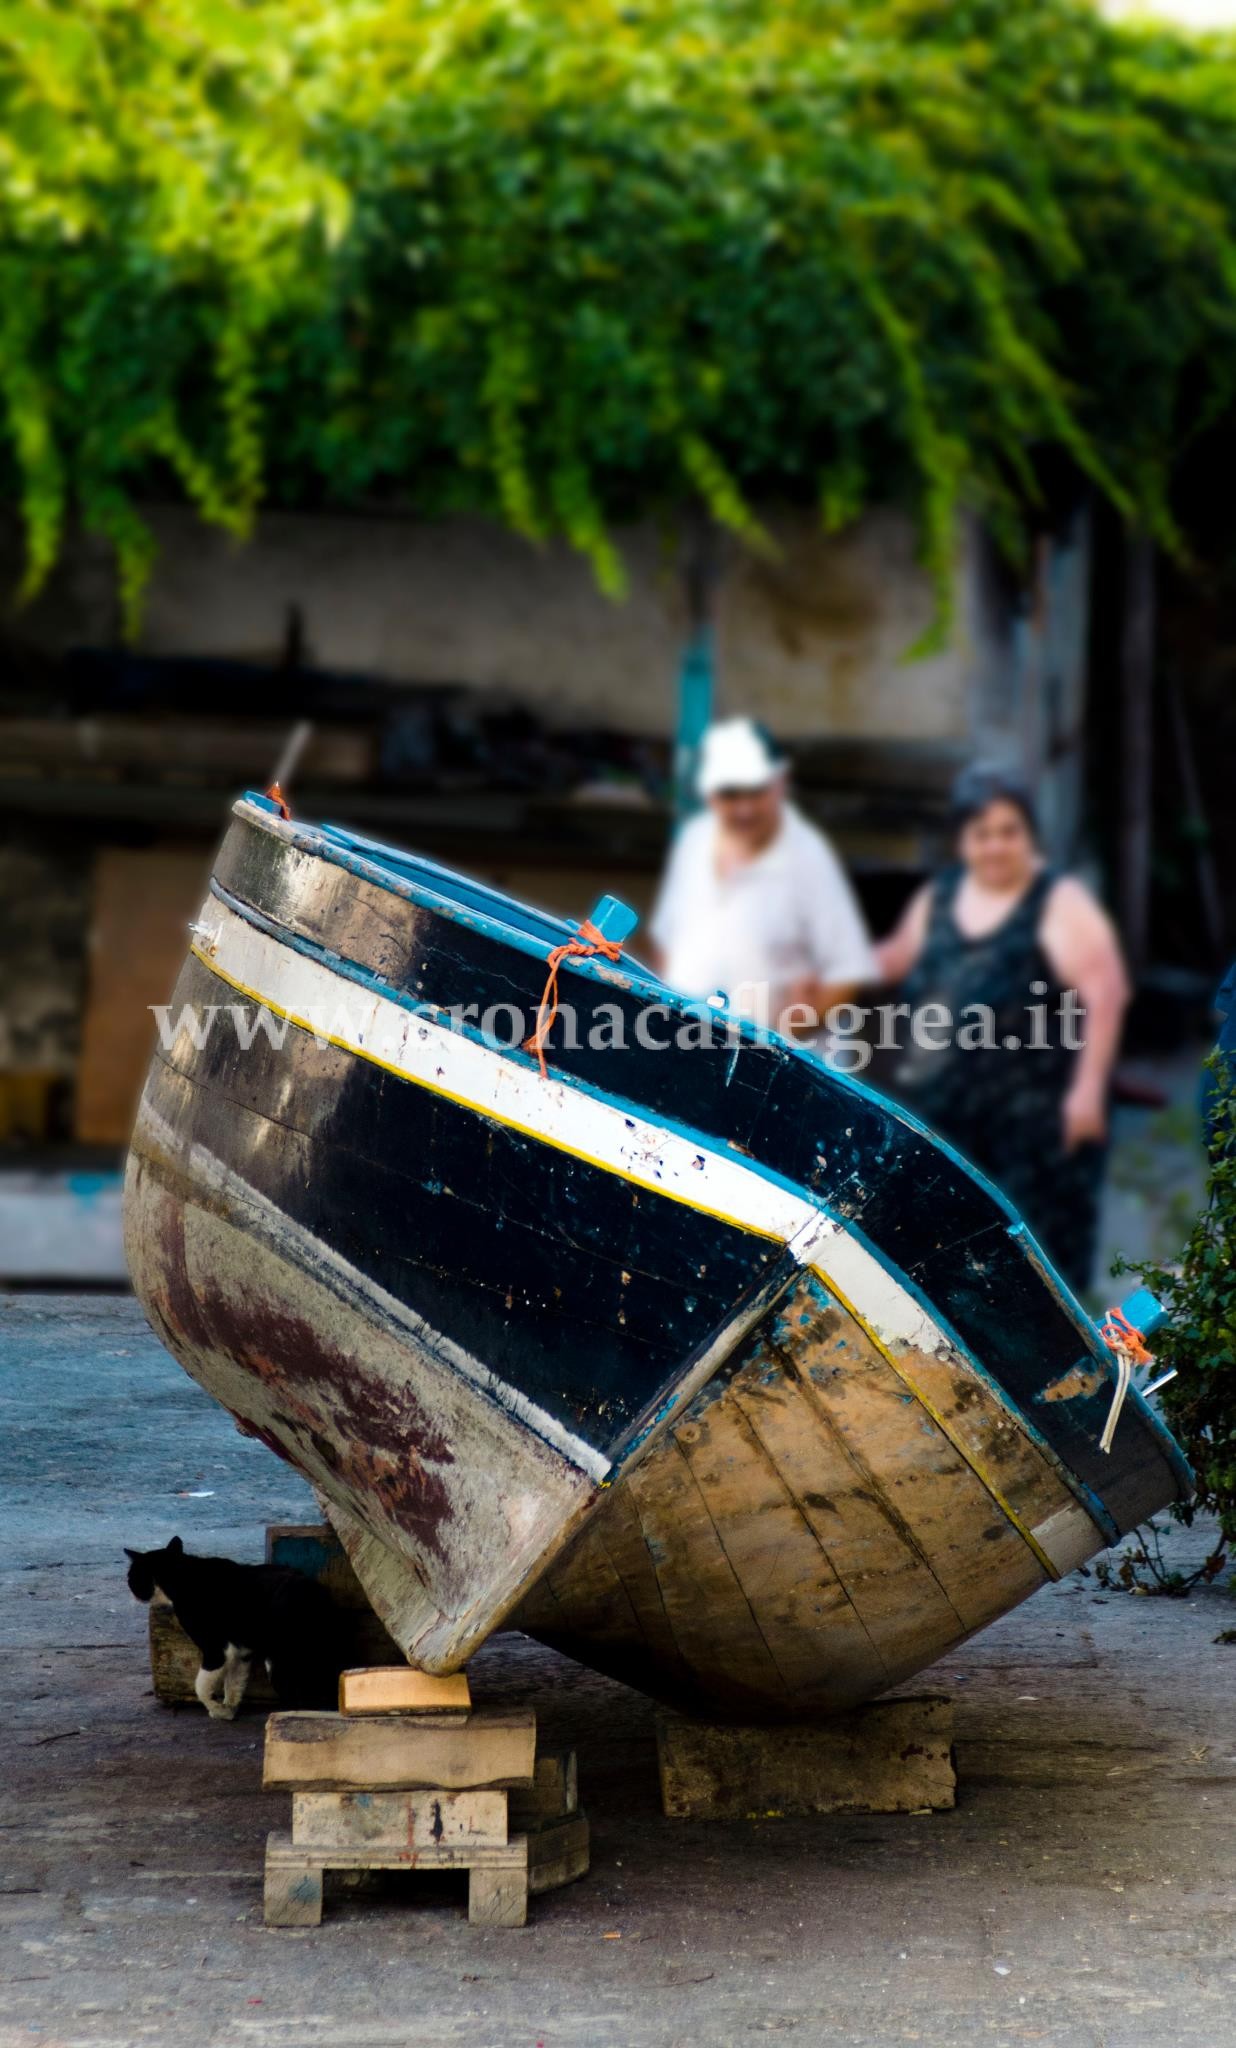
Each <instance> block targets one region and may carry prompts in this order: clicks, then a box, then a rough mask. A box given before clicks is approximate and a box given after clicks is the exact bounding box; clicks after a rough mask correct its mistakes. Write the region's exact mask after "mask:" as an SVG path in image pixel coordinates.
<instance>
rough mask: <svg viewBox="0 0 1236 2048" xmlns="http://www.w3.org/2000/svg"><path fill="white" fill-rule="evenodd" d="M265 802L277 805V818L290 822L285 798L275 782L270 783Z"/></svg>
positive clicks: (289, 813)
mask: <svg viewBox="0 0 1236 2048" xmlns="http://www.w3.org/2000/svg"><path fill="white" fill-rule="evenodd" d="M266 801H267V803H268V804H277V805H278V806H279V816H280V817H281V818H287V819H288V820H289V821H290V820H291V816H292V813H291V811H290V810H289V809H288V806H287V798H286V797H285V796H284V794H283V791H282V790H281V789H280V787H279V785H278V783H277V782H272V783H271V785H270V788H269V789H268V790H267V791H266Z"/></svg>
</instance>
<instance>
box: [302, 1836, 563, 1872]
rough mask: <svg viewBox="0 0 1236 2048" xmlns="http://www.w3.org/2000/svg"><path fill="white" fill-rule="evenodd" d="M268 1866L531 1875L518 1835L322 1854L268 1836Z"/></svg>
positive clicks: (361, 1845) (345, 1846)
mask: <svg viewBox="0 0 1236 2048" xmlns="http://www.w3.org/2000/svg"><path fill="white" fill-rule="evenodd" d="M266 1864H267V1868H268V1869H270V1868H271V1867H272V1866H274V1867H277V1868H279V1869H281V1870H473V1869H478V1870H515V1871H519V1872H520V1873H521V1875H526V1873H527V1868H528V1839H527V1836H526V1835H512V1836H511V1838H510V1839H509V1841H506V1842H476V1843H473V1844H472V1845H471V1846H468V1845H466V1844H464V1843H461V1842H444V1843H441V1844H439V1845H438V1847H436V1848H434V1847H430V1848H428V1849H408V1848H401V1847H399V1846H398V1845H396V1844H392V1843H389V1842H387V1843H383V1842H357V1843H346V1842H332V1843H330V1844H328V1845H326V1846H324V1847H322V1848H316V1847H313V1846H311V1845H309V1844H307V1843H301V1842H293V1840H292V1837H291V1835H289V1834H278V1835H268V1836H267V1839H266Z"/></svg>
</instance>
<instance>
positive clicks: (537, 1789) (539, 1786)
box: [508, 1749, 579, 1834]
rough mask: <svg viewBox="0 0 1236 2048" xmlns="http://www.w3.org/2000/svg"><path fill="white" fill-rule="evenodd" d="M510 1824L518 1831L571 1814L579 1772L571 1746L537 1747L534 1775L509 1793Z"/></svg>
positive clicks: (577, 1803) (575, 1805) (577, 1804)
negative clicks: (540, 1748) (563, 1747)
mask: <svg viewBox="0 0 1236 2048" xmlns="http://www.w3.org/2000/svg"><path fill="white" fill-rule="evenodd" d="M508 1797H509V1800H510V1824H511V1826H512V1827H513V1828H515V1829H516V1830H517V1831H518V1832H519V1833H520V1834H526V1833H528V1832H530V1831H531V1830H532V1829H533V1828H539V1827H544V1826H546V1825H547V1824H549V1823H550V1822H553V1821H559V1820H563V1819H565V1818H566V1816H567V1815H568V1814H572V1813H574V1812H575V1811H576V1809H577V1808H578V1806H579V1773H578V1770H577V1768H576V1763H575V1751H574V1750H573V1749H549V1750H538V1752H537V1759H536V1775H535V1777H534V1778H533V1780H532V1783H531V1785H523V1786H520V1787H519V1788H518V1789H516V1790H513V1791H512V1792H511V1793H510V1794H509V1795H508Z"/></svg>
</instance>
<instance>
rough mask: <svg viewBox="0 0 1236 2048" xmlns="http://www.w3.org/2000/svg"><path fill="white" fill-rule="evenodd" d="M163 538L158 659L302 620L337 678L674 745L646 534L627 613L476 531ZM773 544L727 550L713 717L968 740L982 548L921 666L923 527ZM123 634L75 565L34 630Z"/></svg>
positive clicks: (259, 639) (576, 565)
mask: <svg viewBox="0 0 1236 2048" xmlns="http://www.w3.org/2000/svg"><path fill="white" fill-rule="evenodd" d="M151 517H152V519H153V523H154V525H155V529H156V532H157V535H158V539H159V544H160V553H159V559H158V563H157V566H156V569H155V574H154V578H153V581H152V583H151V586H150V592H149V597H148V601H147V606H146V615H145V623H144V627H143V631H142V637H141V641H140V646H141V648H142V650H143V651H145V652H148V653H152V654H168V655H172V654H177V655H180V654H214V655H223V656H230V657H236V658H241V659H246V660H258V661H266V660H269V661H274V660H275V659H276V658H277V656H278V653H279V649H280V646H281V643H282V639H283V634H284V630H285V622H286V619H287V615H288V611H289V608H290V607H291V606H293V605H295V606H297V607H299V609H300V611H301V613H302V616H303V620H304V626H305V635H306V641H307V651H308V658H309V659H310V660H311V661H312V662H313V663H315V664H317V665H319V666H322V667H327V668H333V669H343V670H349V669H352V670H356V671H358V672H362V673H365V674H368V675H372V676H379V677H381V676H386V677H389V678H390V679H391V681H392V682H401V681H418V682H447V683H465V684H471V685H476V686H483V687H490V688H501V689H504V690H507V691H509V692H510V693H511V694H512V695H514V696H515V697H517V698H519V699H520V700H522V701H523V702H525V703H527V704H529V705H532V706H535V707H537V708H538V709H540V710H541V711H542V712H544V713H545V714H547V715H549V716H551V717H561V718H563V719H569V720H573V721H576V722H578V721H580V720H581V719H583V720H589V721H597V722H600V723H605V724H608V725H611V726H614V727H616V728H619V729H622V730H627V731H632V732H645V733H653V734H666V733H668V732H669V731H670V729H671V726H672V721H673V715H674V693H675V683H676V677H677V672H678V665H679V661H680V657H681V651H682V645H683V638H684V633H685V628H686V622H685V615H684V604H683V592H682V585H681V579H680V574H679V569H678V564H677V554H676V549H675V546H674V543H673V541H672V540H671V539H670V538H669V537H668V536H665V535H663V534H661V533H659V532H658V531H657V530H656V529H655V528H654V527H653V526H651V525H648V526H645V527H640V528H636V529H633V530H632V531H630V532H627V533H625V534H624V535H623V536H622V537H621V548H622V553H623V556H624V559H625V561H626V565H627V570H628V581H629V590H628V594H627V596H626V598H625V599H623V600H622V601H620V602H614V601H612V600H610V599H608V598H606V597H604V596H602V595H601V594H600V592H599V591H598V589H597V587H596V584H595V581H594V579H593V575H592V571H591V569H590V567H589V566H588V564H587V563H586V562H584V561H582V560H581V559H580V558H579V557H578V556H577V555H575V554H574V553H573V552H572V551H571V550H570V549H568V548H567V547H565V546H564V545H560V544H553V545H549V546H546V547H543V548H538V547H533V546H530V545H529V544H528V543H526V542H524V541H521V540H519V539H517V538H515V537H514V536H512V535H510V534H508V533H506V532H504V531H502V530H500V529H498V528H496V527H493V526H488V525H485V524H483V523H481V522H479V521H475V520H467V519H455V520H448V521H445V522H443V523H441V524H436V525H419V524H416V523H415V522H412V521H404V520H395V519H352V518H337V517H319V516H310V515H299V514H288V513H275V514H270V515H268V516H266V517H264V518H263V519H262V521H261V522H260V525H259V527H258V530H257V533H256V535H255V536H254V538H253V539H252V540H251V541H250V542H249V543H248V544H247V545H245V546H237V545H236V544H235V543H233V542H232V541H231V540H229V539H228V538H227V536H225V535H223V534H220V533H218V532H216V531H212V530H210V529H207V528H205V527H203V526H202V525H201V524H200V522H199V521H198V520H197V519H196V518H195V517H194V516H193V515H192V514H191V513H190V512H188V511H186V510H183V509H180V508H165V509H164V508H160V509H158V510H156V511H154V512H153V513H152V514H151ZM767 524H768V525H769V527H770V529H771V530H772V532H773V533H774V535H775V537H776V540H777V543H778V549H777V552H776V554H775V555H773V556H771V557H768V558H765V557H761V556H756V555H752V554H750V553H749V552H747V551H746V550H744V549H743V548H741V547H738V546H737V545H733V544H730V545H727V546H726V547H725V550H724V555H723V569H722V575H721V580H720V585H719V590H718V599H717V625H718V633H717V641H718V670H719V696H720V707H721V708H722V709H729V710H739V709H752V710H756V711H758V712H759V713H760V714H761V715H763V716H765V717H766V718H767V719H768V720H769V722H770V723H771V724H773V725H775V726H776V727H777V729H778V730H779V731H781V732H783V733H784V734H785V735H786V736H787V737H790V738H792V737H795V736H804V735H808V734H825V733H835V734H841V735H854V736H871V737H881V736H886V735H889V734H896V735H897V736H898V737H901V738H904V739H914V738H922V739H948V738H952V737H957V736H960V735H961V734H963V733H964V731H965V728H966V718H967V683H968V676H969V671H970V667H971V662H970V658H969V655H968V652H967V648H968V636H967V632H966V628H965V623H964V622H965V620H966V618H967V616H968V614H969V612H970V611H971V610H972V605H971V603H970V585H971V583H972V580H973V579H972V575H971V570H970V563H969V557H970V550H969V545H968V543H965V542H963V544H962V545H961V547H960V548H959V568H958V620H959V623H958V627H957V631H956V634H955V636H954V640H953V644H952V645H951V647H950V648H949V649H948V651H946V652H945V653H943V654H940V655H936V656H933V657H931V658H930V659H928V660H919V661H914V662H907V661H906V660H905V654H906V651H907V649H908V648H909V647H910V646H911V645H912V644H913V643H914V641H915V640H916V639H917V638H918V636H919V635H920V634H921V633H922V632H923V630H924V628H925V627H926V625H927V624H928V622H929V620H930V618H931V615H932V595H931V591H930V588H929V585H928V582H927V579H926V577H925V576H924V575H923V572H922V570H921V568H920V567H919V565H918V563H917V560H916V554H915V539H914V533H913V529H912V527H911V525H910V523H909V521H908V520H906V519H905V518H904V517H903V516H901V515H900V514H898V513H895V512H881V513H878V514H875V515H873V516H871V517H869V518H867V519H865V520H863V521H862V522H861V523H860V524H859V525H858V526H856V527H854V528H853V529H851V530H850V531H849V532H848V533H846V534H844V535H842V536H840V537H838V538H836V539H834V540H829V539H827V538H826V537H825V536H824V535H823V534H822V533H821V532H820V530H819V527H818V525H817V524H816V522H814V521H813V520H812V519H810V518H809V517H808V516H806V515H794V516H790V515H777V514H776V513H770V514H768V515H767ZM115 629H116V620H115V600H114V593H113V590H112V586H111V581H110V575H109V572H108V569H107V566H106V563H105V562H104V561H103V560H102V558H101V556H100V553H99V550H98V549H97V548H95V547H93V546H87V545H83V544H79V545H78V546H76V547H75V548H74V549H73V550H72V551H71V553H70V556H69V558H68V560H67V561H66V563H65V565H64V567H63V568H62V569H61V570H60V571H59V572H58V573H57V577H56V580H55V583H54V585H53V587H52V588H51V589H50V590H49V591H48V593H47V594H46V595H45V596H44V597H43V598H42V599H41V600H40V602H39V604H38V606H37V607H36V608H35V610H34V612H33V613H32V614H30V615H28V617H27V621H26V630H27V631H29V632H31V633H32V634H33V635H34V637H36V638H38V639H40V640H42V641H43V642H44V644H51V645H60V646H63V645H67V644H71V643H73V642H81V641H83V640H93V641H96V642H98V641H108V640H111V639H113V638H114V635H115Z"/></svg>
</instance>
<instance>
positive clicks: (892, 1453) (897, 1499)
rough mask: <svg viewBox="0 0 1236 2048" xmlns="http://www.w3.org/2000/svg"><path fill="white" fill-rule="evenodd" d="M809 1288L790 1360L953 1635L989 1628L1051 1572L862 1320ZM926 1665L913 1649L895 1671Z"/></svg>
mask: <svg viewBox="0 0 1236 2048" xmlns="http://www.w3.org/2000/svg"><path fill="white" fill-rule="evenodd" d="M805 1293H806V1294H807V1295H809V1296H810V1297H811V1300H810V1303H809V1304H805V1306H804V1315H803V1322H802V1327H801V1329H800V1333H799V1342H798V1345H797V1347H796V1351H795V1359H794V1364H795V1370H796V1371H797V1373H798V1375H799V1377H800V1379H801V1381H802V1383H803V1385H804V1386H805V1387H806V1388H807V1390H808V1391H809V1393H810V1397H811V1400H812V1402H813V1403H814V1405H815V1406H816V1408H817V1409H818V1411H819V1413H820V1414H821V1415H822V1416H824V1417H825V1419H826V1420H827V1422H828V1423H829V1425H830V1426H831V1427H832V1428H833V1429H835V1431H836V1432H837V1435H838V1436H839V1437H840V1438H841V1440H842V1441H843V1443H844V1444H845V1446H846V1449H847V1451H848V1452H849V1454H850V1456H851V1457H852V1458H853V1459H854V1461H855V1463H856V1464H857V1465H859V1466H860V1467H862V1468H863V1470H864V1471H865V1472H866V1473H867V1474H868V1475H869V1477H868V1481H867V1486H868V1488H869V1489H870V1490H871V1491H872V1492H873V1493H874V1495H875V1497H876V1499H877V1500H878V1502H879V1504H880V1506H881V1508H882V1510H883V1512H884V1514H885V1515H886V1517H887V1518H888V1520H889V1522H890V1524H891V1525H892V1526H893V1527H895V1529H896V1530H897V1531H898V1532H899V1533H900V1534H901V1536H902V1537H903V1539H904V1540H905V1541H906V1542H908V1543H909V1544H910V1545H911V1546H912V1547H913V1549H914V1550H916V1551H917V1552H918V1554H919V1556H920V1557H921V1559H922V1561H923V1563H924V1564H925V1565H926V1567H927V1569H928V1571H929V1572H930V1574H931V1576H932V1578H933V1579H934V1580H935V1582H936V1586H937V1588H938V1590H939V1592H940V1593H941V1594H942V1595H943V1596H944V1599H945V1601H946V1602H947V1603H948V1605H949V1607H951V1608H952V1610H953V1614H954V1617H955V1619H954V1622H953V1625H952V1629H951V1631H950V1634H951V1639H953V1640H955V1639H956V1637H957V1636H958V1635H962V1634H968V1633H969V1632H970V1631H971V1630H972V1629H976V1628H982V1627H984V1626H985V1625H986V1623H987V1622H989V1621H992V1620H994V1619H995V1617H996V1616H997V1615H999V1614H1004V1613H1006V1612H1007V1610H1008V1609H1009V1608H1010V1607H1013V1606H1015V1605H1016V1604H1017V1602H1018V1601H1019V1600H1024V1599H1025V1598H1026V1597H1027V1595H1028V1594H1030V1593H1033V1592H1035V1591H1036V1590H1037V1588H1038V1587H1039V1586H1041V1585H1042V1584H1043V1583H1044V1581H1045V1579H1046V1577H1047V1574H1046V1573H1045V1572H1044V1570H1043V1568H1042V1566H1041V1565H1040V1564H1039V1562H1038V1560H1037V1558H1036V1557H1035V1554H1034V1552H1033V1551H1032V1550H1031V1549H1030V1547H1029V1545H1028V1544H1027V1543H1026V1541H1025V1538H1024V1537H1023V1536H1022V1535H1021V1534H1020V1533H1019V1532H1018V1530H1017V1529H1016V1528H1015V1527H1014V1525H1013V1523H1012V1522H1011V1521H1010V1520H1009V1519H1008V1517H1007V1515H1006V1514H1005V1512H1004V1510H1003V1508H1002V1507H1001V1506H1000V1505H999V1503H998V1501H997V1500H996V1499H995V1498H994V1496H993V1494H992V1493H991V1492H990V1490H989V1489H988V1487H987V1486H986V1485H985V1483H984V1482H983V1480H982V1479H981V1478H980V1477H979V1476H978V1474H977V1473H976V1472H975V1470H974V1469H973V1467H972V1466H971V1465H970V1464H969V1463H968V1462H967V1460H966V1459H965V1458H964V1457H963V1455H962V1453H961V1451H960V1450H958V1449H957V1448H956V1447H955V1446H954V1445H953V1444H952V1443H951V1442H950V1440H949V1438H948V1436H947V1435H946V1434H945V1432H944V1431H943V1430H942V1429H941V1428H940V1427H939V1425H938V1424H937V1423H936V1422H935V1420H934V1419H933V1418H932V1416H931V1414H930V1412H929V1410H928V1409H927V1408H926V1407H924V1406H923V1405H922V1404H921V1403H920V1402H918V1401H917V1399H916V1397H915V1395H914V1393H913V1392H912V1391H911V1389H910V1388H909V1387H908V1386H907V1385H906V1383H905V1381H904V1380H903V1379H902V1378H901V1377H900V1376H899V1375H898V1373H897V1372H896V1370H895V1369H894V1366H893V1365H891V1364H890V1363H889V1361H888V1360H887V1359H886V1358H885V1357H884V1356H883V1354H882V1353H881V1352H880V1350H879V1349H878V1347H877V1346H876V1344H875V1343H874V1342H873V1340H872V1339H871V1338H870V1337H869V1336H868V1335H867V1333H866V1332H865V1331H864V1330H863V1329H862V1328H861V1326H860V1325H859V1324H857V1323H856V1322H855V1321H854V1320H853V1318H852V1317H851V1316H849V1315H848V1314H846V1312H845V1311H844V1310H843V1309H842V1308H841V1307H840V1306H839V1305H837V1304H834V1302H833V1301H832V1298H831V1297H830V1296H829V1295H827V1293H826V1292H825V1290H824V1288H823V1287H821V1286H820V1285H819V1283H818V1282H815V1281H811V1282H809V1283H808V1285H807V1288H806V1290H805ZM839 1368H840V1369H839ZM907 1417H909V1418H910V1426H909V1427H907ZM846 1583H847V1584H849V1579H848V1577H847V1581H846ZM910 1618H911V1616H909V1615H907V1616H906V1617H905V1619H907V1620H908V1619H910ZM947 1643H948V1638H946V1639H944V1640H941V1641H939V1644H938V1647H936V1646H934V1645H933V1647H932V1651H931V1654H932V1655H935V1656H938V1655H939V1654H940V1652H941V1651H942V1650H943V1649H945V1648H946V1647H947ZM930 1661H931V1659H930V1656H924V1655H921V1654H918V1653H917V1652H916V1653H915V1656H914V1661H913V1663H912V1664H909V1665H903V1666H901V1667H900V1668H899V1669H898V1670H897V1672H896V1674H895V1677H901V1676H903V1675H904V1673H905V1672H906V1671H908V1670H922V1669H923V1668H924V1666H925V1665H926V1664H927V1663H928V1662H930Z"/></svg>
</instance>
